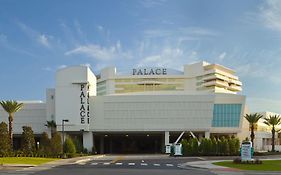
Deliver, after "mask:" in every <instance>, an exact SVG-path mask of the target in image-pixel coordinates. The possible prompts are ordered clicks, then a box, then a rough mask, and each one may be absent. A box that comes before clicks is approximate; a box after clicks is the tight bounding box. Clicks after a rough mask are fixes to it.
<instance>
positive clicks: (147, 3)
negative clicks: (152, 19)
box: [139, 0, 166, 8]
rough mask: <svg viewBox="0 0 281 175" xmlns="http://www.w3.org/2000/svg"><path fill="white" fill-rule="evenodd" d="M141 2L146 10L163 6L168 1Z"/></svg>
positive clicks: (147, 0) (142, 0)
mask: <svg viewBox="0 0 281 175" xmlns="http://www.w3.org/2000/svg"><path fill="white" fill-rule="evenodd" d="M139 2H140V4H141V5H142V6H143V7H145V8H152V7H157V6H159V5H163V4H164V3H165V2H166V0H140V1H139Z"/></svg>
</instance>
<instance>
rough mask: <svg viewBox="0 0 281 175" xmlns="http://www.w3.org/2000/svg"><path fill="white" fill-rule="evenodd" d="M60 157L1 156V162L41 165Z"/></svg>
mask: <svg viewBox="0 0 281 175" xmlns="http://www.w3.org/2000/svg"><path fill="white" fill-rule="evenodd" d="M54 160H58V159H53V158H39V157H3V158H2V157H1V158H0V164H30V165H40V164H43V163H47V162H51V161H54Z"/></svg>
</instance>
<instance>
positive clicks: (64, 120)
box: [62, 119, 69, 154]
mask: <svg viewBox="0 0 281 175" xmlns="http://www.w3.org/2000/svg"><path fill="white" fill-rule="evenodd" d="M64 122H69V120H68V119H62V153H63V154H64V148H63V145H64Z"/></svg>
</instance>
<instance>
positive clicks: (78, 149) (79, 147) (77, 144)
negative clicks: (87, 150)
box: [72, 138, 84, 153]
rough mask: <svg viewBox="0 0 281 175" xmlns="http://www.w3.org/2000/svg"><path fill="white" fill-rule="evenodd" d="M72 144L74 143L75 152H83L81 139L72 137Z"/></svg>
mask: <svg viewBox="0 0 281 175" xmlns="http://www.w3.org/2000/svg"><path fill="white" fill-rule="evenodd" d="M72 141H73V143H74V145H75V148H76V152H77V153H82V152H84V149H83V144H82V143H81V141H80V140H79V139H78V138H74V139H72Z"/></svg>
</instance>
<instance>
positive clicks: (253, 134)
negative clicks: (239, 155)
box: [251, 124, 255, 147]
mask: <svg viewBox="0 0 281 175" xmlns="http://www.w3.org/2000/svg"><path fill="white" fill-rule="evenodd" d="M254 139H255V133H254V125H253V124H252V126H251V142H252V146H253V147H254Z"/></svg>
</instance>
